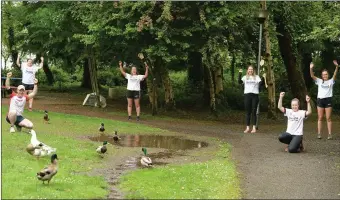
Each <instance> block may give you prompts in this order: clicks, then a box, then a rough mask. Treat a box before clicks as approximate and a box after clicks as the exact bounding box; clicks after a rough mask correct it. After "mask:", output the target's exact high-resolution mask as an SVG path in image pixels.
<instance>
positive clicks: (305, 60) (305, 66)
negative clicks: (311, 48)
mask: <svg viewBox="0 0 340 200" xmlns="http://www.w3.org/2000/svg"><path fill="white" fill-rule="evenodd" d="M312 59H313V58H312V54H311V53H302V62H301V65H302V71H303V78H304V79H305V82H306V87H307V89H308V91H309V90H310V88H311V87H312V86H313V84H314V82H313V79H312V77H310V67H309V65H310V63H311V62H312Z"/></svg>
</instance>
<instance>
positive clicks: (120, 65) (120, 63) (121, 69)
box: [119, 61, 126, 77]
mask: <svg viewBox="0 0 340 200" xmlns="http://www.w3.org/2000/svg"><path fill="white" fill-rule="evenodd" d="M119 69H120V72H121V73H122V74H123V76H124V77H126V73H125V71H124V69H123V63H122V61H119Z"/></svg>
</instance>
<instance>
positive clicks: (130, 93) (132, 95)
mask: <svg viewBox="0 0 340 200" xmlns="http://www.w3.org/2000/svg"><path fill="white" fill-rule="evenodd" d="M126 97H127V98H128V99H139V97H140V91H135V90H128V91H127V93H126Z"/></svg>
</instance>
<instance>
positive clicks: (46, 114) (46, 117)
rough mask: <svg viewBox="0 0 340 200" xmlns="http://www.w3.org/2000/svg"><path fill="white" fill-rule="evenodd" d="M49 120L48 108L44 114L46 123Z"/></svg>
mask: <svg viewBox="0 0 340 200" xmlns="http://www.w3.org/2000/svg"><path fill="white" fill-rule="evenodd" d="M49 121H50V118H49V117H48V112H47V110H45V114H44V122H45V123H49Z"/></svg>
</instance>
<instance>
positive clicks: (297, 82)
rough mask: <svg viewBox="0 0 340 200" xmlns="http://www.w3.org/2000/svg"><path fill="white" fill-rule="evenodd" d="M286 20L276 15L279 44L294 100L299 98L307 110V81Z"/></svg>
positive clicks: (301, 105) (301, 104) (301, 106)
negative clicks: (295, 52) (298, 60)
mask: <svg viewBox="0 0 340 200" xmlns="http://www.w3.org/2000/svg"><path fill="white" fill-rule="evenodd" d="M282 19H284V18H283V17H282V16H281V15H279V14H278V13H275V14H274V21H275V23H276V30H277V31H278V33H279V34H278V35H277V38H278V42H279V49H280V53H281V56H282V59H283V61H284V64H285V66H286V70H287V74H288V81H289V83H290V86H291V91H292V93H293V97H294V98H298V99H299V100H300V108H303V109H306V100H305V99H306V94H307V88H306V85H305V80H304V78H303V75H302V73H301V68H300V64H299V63H298V62H297V58H296V55H295V54H294V49H295V48H294V47H293V45H294V44H293V41H292V37H291V35H290V33H289V31H288V30H287V29H288V27H287V25H286V24H285V22H284V21H283V20H282Z"/></svg>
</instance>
